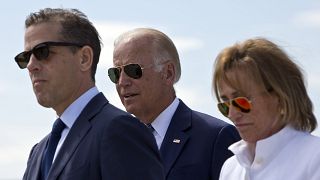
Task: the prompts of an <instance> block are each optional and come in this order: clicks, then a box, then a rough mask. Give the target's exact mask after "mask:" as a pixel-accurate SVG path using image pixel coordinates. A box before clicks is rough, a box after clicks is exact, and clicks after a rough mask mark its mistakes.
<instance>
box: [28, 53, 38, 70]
mask: <svg viewBox="0 0 320 180" xmlns="http://www.w3.org/2000/svg"><path fill="white" fill-rule="evenodd" d="M27 69H28V70H29V72H33V71H38V70H40V61H39V60H37V58H36V57H35V56H34V55H33V54H31V56H30V59H29V62H28V64H27Z"/></svg>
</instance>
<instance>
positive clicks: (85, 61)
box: [80, 46, 93, 71]
mask: <svg viewBox="0 0 320 180" xmlns="http://www.w3.org/2000/svg"><path fill="white" fill-rule="evenodd" d="M80 57H81V60H80V69H81V71H88V70H90V69H91V66H92V63H93V50H92V48H91V47H90V46H83V47H82V48H81V54H80Z"/></svg>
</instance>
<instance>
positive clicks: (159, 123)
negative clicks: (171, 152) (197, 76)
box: [151, 98, 179, 139]
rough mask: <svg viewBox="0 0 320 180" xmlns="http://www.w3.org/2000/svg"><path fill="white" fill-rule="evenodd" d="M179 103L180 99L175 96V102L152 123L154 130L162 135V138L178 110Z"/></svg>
mask: <svg viewBox="0 0 320 180" xmlns="http://www.w3.org/2000/svg"><path fill="white" fill-rule="evenodd" d="M178 105H179V99H178V98H175V99H174V100H173V102H172V103H171V104H170V105H169V106H168V107H167V108H166V109H165V110H164V111H162V112H161V113H160V114H159V116H158V117H157V118H156V119H155V120H154V121H153V122H152V123H151V125H152V127H153V128H154V130H155V131H156V132H157V133H158V134H159V135H160V136H161V138H162V139H163V138H164V136H165V135H166V132H167V129H168V127H169V124H170V122H171V119H172V116H173V114H174V113H175V111H176V110H177V108H178Z"/></svg>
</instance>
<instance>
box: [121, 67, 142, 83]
mask: <svg viewBox="0 0 320 180" xmlns="http://www.w3.org/2000/svg"><path fill="white" fill-rule="evenodd" d="M123 70H124V72H125V73H126V74H127V75H128V76H129V77H131V78H133V79H139V78H141V76H142V69H141V67H140V65H139V64H128V65H126V66H124V68H123Z"/></svg>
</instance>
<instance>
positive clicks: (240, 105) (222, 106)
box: [218, 97, 252, 117]
mask: <svg viewBox="0 0 320 180" xmlns="http://www.w3.org/2000/svg"><path fill="white" fill-rule="evenodd" d="M230 105H232V106H234V107H236V109H237V110H238V111H241V112H244V113H249V112H250V110H251V108H252V106H251V102H250V101H249V100H248V99H247V98H246V97H236V98H234V99H230V100H229V101H225V102H221V103H218V108H219V111H220V112H221V113H222V114H223V115H224V116H226V117H228V115H229V109H230Z"/></svg>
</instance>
